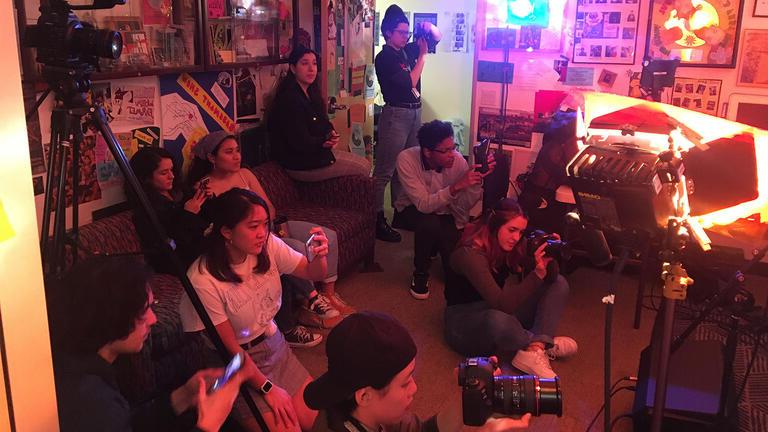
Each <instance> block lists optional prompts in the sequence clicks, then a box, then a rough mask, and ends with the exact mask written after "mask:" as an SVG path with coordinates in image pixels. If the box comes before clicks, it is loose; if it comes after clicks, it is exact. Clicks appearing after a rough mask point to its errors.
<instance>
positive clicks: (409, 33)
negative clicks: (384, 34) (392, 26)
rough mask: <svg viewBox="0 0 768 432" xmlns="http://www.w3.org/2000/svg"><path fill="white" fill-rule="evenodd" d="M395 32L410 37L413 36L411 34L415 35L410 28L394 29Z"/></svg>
mask: <svg viewBox="0 0 768 432" xmlns="http://www.w3.org/2000/svg"><path fill="white" fill-rule="evenodd" d="M393 33H397V34H399V35H400V36H403V37H407V38H409V39H410V38H411V36H413V33H412V32H410V31H408V30H393Z"/></svg>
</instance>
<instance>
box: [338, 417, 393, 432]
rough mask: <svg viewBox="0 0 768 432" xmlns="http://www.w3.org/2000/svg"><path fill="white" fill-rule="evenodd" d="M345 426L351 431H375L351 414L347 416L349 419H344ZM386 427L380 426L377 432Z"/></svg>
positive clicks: (381, 431)
mask: <svg viewBox="0 0 768 432" xmlns="http://www.w3.org/2000/svg"><path fill="white" fill-rule="evenodd" d="M344 428H345V429H347V431H349V432H374V431H371V430H370V429H368V428H367V427H365V425H363V424H362V423H360V421H359V420H358V419H356V418H354V417H352V416H351V415H349V416H347V420H345V421H344ZM383 430H384V428H379V430H378V431H375V432H383Z"/></svg>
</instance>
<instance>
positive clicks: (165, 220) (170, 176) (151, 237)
mask: <svg viewBox="0 0 768 432" xmlns="http://www.w3.org/2000/svg"><path fill="white" fill-rule="evenodd" d="M131 169H132V170H133V172H134V174H135V175H136V178H137V179H138V180H139V182H140V183H141V186H142V188H143V189H144V192H145V193H146V194H147V197H148V198H149V202H150V203H151V204H152V207H153V208H154V210H155V212H156V213H157V216H158V218H159V219H160V223H161V224H162V225H163V228H164V229H165V232H166V234H167V235H168V237H170V238H171V239H172V240H173V243H174V245H175V249H176V253H177V254H178V256H179V258H180V259H181V261H182V264H183V265H184V267H185V268H186V267H189V265H190V264H191V263H192V261H194V260H195V259H197V257H198V256H200V244H201V243H202V240H203V234H204V232H205V229H206V228H207V227H208V225H209V223H208V222H207V221H206V220H205V219H203V218H202V217H200V215H199V214H200V209H201V207H202V205H203V203H204V202H205V200H206V199H207V198H208V196H207V193H206V191H205V190H204V189H197V190H195V191H194V193H193V194H191V197H190V198H189V199H187V200H186V201H185V200H184V194H183V193H182V192H181V190H180V188H179V187H177V182H176V174H175V170H174V165H173V157H172V156H171V154H170V153H169V152H168V151H167V150H165V149H162V148H159V147H144V148H142V149H140V150H139V151H137V152H136V154H134V155H133V157H132V158H131ZM126 195H127V196H128V199H129V201H132V202H133V204H134V213H133V223H134V225H135V226H136V232H137V234H138V235H139V239H140V240H141V244H142V248H143V249H144V254H145V256H146V259H147V262H148V263H149V265H150V266H151V267H152V268H153V269H154V270H155V271H156V272H158V273H167V274H176V270H175V269H174V268H173V266H172V264H171V262H170V260H169V259H168V258H167V257H166V256H165V254H164V253H163V249H162V248H163V246H162V244H161V243H160V242H161V240H160V239H158V238H157V236H156V235H155V233H154V230H153V229H152V226H151V225H150V223H149V220H148V219H147V217H146V215H145V214H144V213H143V211H142V210H141V209H139V208H137V207H138V204H137V202H136V197H134V196H133V192H132V191H131V190H130V189H128V188H127V186H126Z"/></svg>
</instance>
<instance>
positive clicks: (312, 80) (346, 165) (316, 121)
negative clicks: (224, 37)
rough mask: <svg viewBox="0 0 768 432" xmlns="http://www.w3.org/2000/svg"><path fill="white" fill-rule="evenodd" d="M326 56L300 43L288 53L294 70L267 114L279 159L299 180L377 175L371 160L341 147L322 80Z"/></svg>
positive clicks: (275, 154)
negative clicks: (320, 66) (320, 72)
mask: <svg viewBox="0 0 768 432" xmlns="http://www.w3.org/2000/svg"><path fill="white" fill-rule="evenodd" d="M319 63H320V56H318V55H317V53H316V52H314V51H312V50H311V49H308V48H305V47H304V46H302V45H298V46H297V47H296V48H294V50H293V51H292V52H291V54H290V56H289V57H288V64H289V71H288V74H287V75H286V76H285V77H284V78H283V79H282V81H280V83H279V84H278V85H277V90H275V95H274V99H273V100H272V103H271V106H270V108H269V110H268V113H267V125H268V129H269V137H270V144H271V147H272V151H273V155H274V157H275V159H276V160H277V161H278V162H279V163H280V165H282V166H283V167H284V168H285V169H286V171H287V172H288V175H289V176H291V177H292V178H294V179H296V180H299V181H308V182H313V181H321V180H326V179H329V178H334V177H341V176H347V175H362V176H365V177H368V176H370V175H371V163H370V162H368V159H366V158H364V157H361V156H358V155H355V154H352V153H351V152H349V151H344V150H337V149H335V147H336V146H337V145H338V144H339V134H338V133H336V130H335V129H334V128H333V125H332V124H331V122H330V120H328V114H327V111H326V108H325V103H324V102H323V97H322V95H321V94H320V88H319V84H318V81H317V74H318V64H319Z"/></svg>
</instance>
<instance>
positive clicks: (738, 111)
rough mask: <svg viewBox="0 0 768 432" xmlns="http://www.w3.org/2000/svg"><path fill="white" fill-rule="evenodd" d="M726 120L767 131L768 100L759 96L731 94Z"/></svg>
mask: <svg viewBox="0 0 768 432" xmlns="http://www.w3.org/2000/svg"><path fill="white" fill-rule="evenodd" d="M726 118H727V119H728V120H733V121H736V122H739V123H744V124H747V125H750V126H755V127H758V128H761V129H768V99H766V97H765V96H761V95H751V94H741V93H732V94H731V96H730V97H729V98H728V111H727V115H726Z"/></svg>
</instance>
